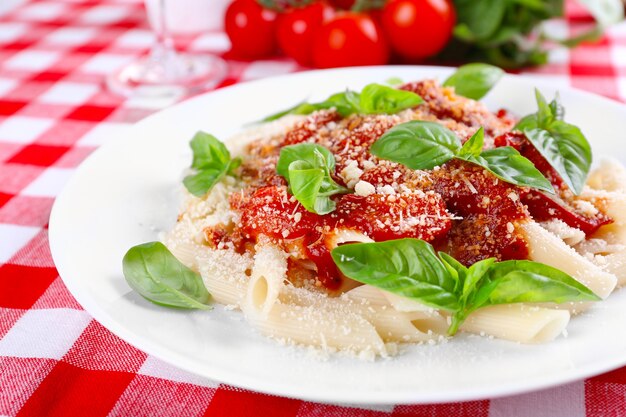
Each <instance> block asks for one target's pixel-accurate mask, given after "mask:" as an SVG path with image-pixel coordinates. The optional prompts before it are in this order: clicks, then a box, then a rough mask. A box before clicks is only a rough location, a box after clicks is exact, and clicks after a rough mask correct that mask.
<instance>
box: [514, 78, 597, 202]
mask: <svg viewBox="0 0 626 417" xmlns="http://www.w3.org/2000/svg"><path fill="white" fill-rule="evenodd" d="M535 96H536V98H537V106H538V108H539V109H538V111H537V112H536V113H533V114H530V115H528V116H526V117H524V118H522V120H520V121H519V123H518V124H517V125H516V126H515V129H516V130H519V131H521V132H524V134H525V135H526V137H527V138H528V140H529V141H530V142H531V143H532V144H533V145H534V146H535V148H537V150H538V151H539V153H540V154H541V155H542V156H543V157H544V158H546V160H547V161H548V163H549V164H550V165H551V166H552V168H554V169H555V170H556V172H557V173H558V174H559V175H560V176H561V178H562V179H563V181H565V183H566V184H567V185H568V186H569V187H570V189H571V190H572V191H573V192H574V193H576V194H580V192H581V191H582V189H583V186H584V185H585V181H586V180H587V175H588V174H589V169H590V168H591V161H592V158H593V156H592V153H591V146H590V145H589V142H588V141H587V138H585V136H584V135H583V134H582V132H581V131H580V129H579V128H578V127H576V126H574V125H571V124H569V123H566V122H564V121H563V115H564V110H563V107H562V106H561V104H560V103H559V101H558V97H557V98H555V99H554V100H553V101H552V102H550V103H548V102H547V101H546V99H545V98H544V97H543V95H541V93H540V92H539V90H535Z"/></svg>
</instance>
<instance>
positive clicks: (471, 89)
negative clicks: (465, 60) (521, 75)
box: [443, 63, 504, 100]
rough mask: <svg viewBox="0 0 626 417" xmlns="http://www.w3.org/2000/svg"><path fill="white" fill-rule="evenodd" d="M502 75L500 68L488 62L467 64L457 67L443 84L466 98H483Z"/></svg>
mask: <svg viewBox="0 0 626 417" xmlns="http://www.w3.org/2000/svg"><path fill="white" fill-rule="evenodd" d="M503 75H504V71H502V70H501V69H500V68H498V67H495V66H493V65H488V64H479V63H476V64H467V65H463V66H461V67H459V68H458V69H457V70H456V71H455V72H454V74H452V75H451V76H450V77H448V79H447V80H446V81H444V83H443V85H444V86H446V87H454V91H455V92H456V93H457V94H459V95H461V96H463V97H467V98H471V99H474V100H479V99H481V98H483V97H484V96H485V95H486V94H487V93H488V92H489V91H490V90H491V89H492V88H493V86H494V85H496V83H497V82H498V81H500V78H502V76H503Z"/></svg>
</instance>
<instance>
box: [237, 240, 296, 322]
mask: <svg viewBox="0 0 626 417" xmlns="http://www.w3.org/2000/svg"><path fill="white" fill-rule="evenodd" d="M255 250H256V253H255V255H254V264H253V266H252V276H251V277H250V281H249V282H248V288H247V290H246V298H245V306H244V309H245V310H246V311H247V312H248V314H257V315H260V316H261V317H267V315H268V314H269V311H270V310H271V309H272V306H273V305H274V303H276V301H277V300H278V294H279V293H280V291H281V289H282V287H283V286H284V281H285V278H286V275H287V253H285V251H283V250H282V249H281V248H279V247H278V246H276V245H273V244H271V243H269V242H268V241H267V240H266V239H261V240H260V242H259V243H257V245H256V247H255Z"/></svg>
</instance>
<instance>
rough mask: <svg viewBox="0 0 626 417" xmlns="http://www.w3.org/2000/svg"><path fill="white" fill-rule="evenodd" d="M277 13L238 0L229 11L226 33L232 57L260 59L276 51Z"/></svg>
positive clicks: (225, 24)
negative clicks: (233, 55)
mask: <svg viewBox="0 0 626 417" xmlns="http://www.w3.org/2000/svg"><path fill="white" fill-rule="evenodd" d="M275 26H276V12H274V11H273V10H269V9H265V8H263V7H261V5H259V4H258V3H257V2H256V1H255V0H235V1H233V2H232V3H231V4H230V6H228V9H227V10H226V15H225V20H224V29H225V31H226V34H227V35H228V37H229V38H230V43H231V50H232V52H233V54H235V55H238V56H240V57H244V58H260V57H263V56H267V55H271V54H272V53H274V52H275V50H276V34H275Z"/></svg>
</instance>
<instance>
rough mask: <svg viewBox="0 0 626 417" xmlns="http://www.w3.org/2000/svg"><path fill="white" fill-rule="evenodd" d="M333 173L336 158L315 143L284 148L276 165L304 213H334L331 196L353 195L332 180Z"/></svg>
mask: <svg viewBox="0 0 626 417" xmlns="http://www.w3.org/2000/svg"><path fill="white" fill-rule="evenodd" d="M334 171H335V157H334V156H333V154H332V153H331V152H330V151H329V150H328V149H326V148H325V147H323V146H320V145H316V144H312V143H301V144H298V145H290V146H285V147H284V148H282V149H281V150H280V157H279V158H278V163H277V164H276V172H277V173H278V174H279V175H282V176H283V177H285V179H286V180H287V183H288V184H289V190H290V191H291V194H292V195H293V196H294V197H295V198H296V200H298V201H299V202H300V203H301V204H302V206H303V207H304V208H305V209H307V210H308V211H310V212H312V213H317V214H328V213H330V212H332V211H333V210H335V207H336V203H335V202H334V201H333V200H331V198H330V197H331V196H333V195H335V194H346V193H349V192H350V190H349V189H347V188H345V187H342V186H341V185H339V184H337V183H336V182H335V181H334V180H333V178H332V176H331V173H333V172H334Z"/></svg>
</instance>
